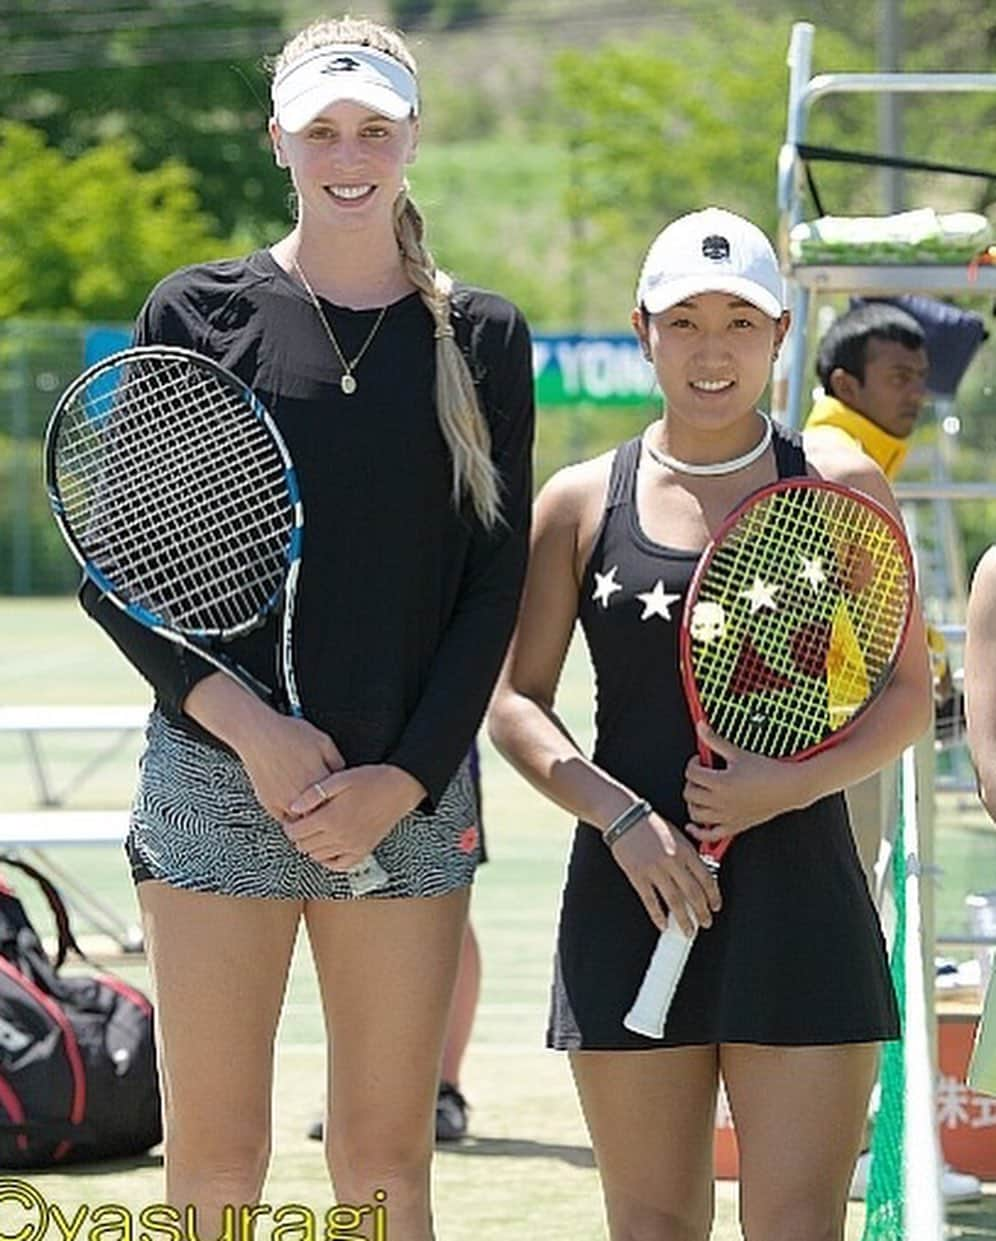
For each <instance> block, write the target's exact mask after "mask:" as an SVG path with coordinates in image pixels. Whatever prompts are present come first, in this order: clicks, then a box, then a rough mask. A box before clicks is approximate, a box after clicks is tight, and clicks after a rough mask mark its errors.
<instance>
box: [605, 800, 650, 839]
mask: <svg viewBox="0 0 996 1241" xmlns="http://www.w3.org/2000/svg"><path fill="white" fill-rule="evenodd" d="M653 809H654V808H653V806H651V804H650V802H648V801H644V800H642V799H641V800H640V801H635V802H633V804H632V806H627V807H626V809H625V810H624V811H623V812H622V814H620V815H619V816H618V817H617V818H615V819H613V820H612V822H611V823H610V824H609V826H608V827H607V828H606V829H605V831H604V832H603V833H602V839H603V840H604V841H605V844H606V847H607V848H609V849H611V848H612V846H613V845H614V844H615V843H616V841H617V840H618V839H619V837H620V836H625V835H626V833H627V832H628V831H629V829H630V828H631V827H636V825H637V823H639V822H640V820H641V819H645V818H646V817H647V815H648V814H652V813H653Z"/></svg>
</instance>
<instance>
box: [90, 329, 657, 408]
mask: <svg viewBox="0 0 996 1241" xmlns="http://www.w3.org/2000/svg"><path fill="white" fill-rule="evenodd" d="M130 343H131V333H130V332H129V331H128V330H127V329H125V328H118V327H98V328H91V329H90V330H89V331H88V332H87V334H86V338H85V350H84V352H85V357H84V364H85V365H86V366H91V365H92V364H93V363H94V362H99V361H100V360H101V358H104V357H106V356H107V355H108V354H109V353H116V352H117V351H118V350H119V349H127V347H128V345H129V344H130ZM533 375H534V376H535V380H536V403H537V405H580V404H582V403H585V402H588V403H591V404H594V405H644V404H646V403H647V401H648V400H650V398H651V394H652V393H653V392H654V391H655V380H654V372H653V369H652V368H651V366H650V363H649V362H647V361H646V360H645V359H644V357H643V355H642V354H641V353H640V347H639V345H638V344H637V343H636V339H635V337H633V336H626V335H622V334H620V335H618V336H580V335H579V336H543V335H534V336H533Z"/></svg>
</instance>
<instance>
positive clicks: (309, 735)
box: [83, 19, 533, 1241]
mask: <svg viewBox="0 0 996 1241" xmlns="http://www.w3.org/2000/svg"><path fill="white" fill-rule="evenodd" d="M418 108H419V99H418V88H417V83H416V77H415V66H414V62H413V60H412V58H411V55H410V53H409V52H408V50H407V48H406V47H405V45H404V43H403V42H402V40H401V38H400V36H398V35H397V34H396V33H395V32H392V31H389V30H386V29H385V28H383V27H381V26H379V25H376V24H373V23H370V22H366V21H359V20H350V19H343V20H341V21H323V22H318V23H316V24H314V25H312V26H310V27H308V28H307V29H305V30H304V31H303V32H302V33H300V34H299V35H297V36H296V37H295V38H293V39H292V40H291V41H290V42H289V43H288V44H287V46H286V47H285V48H284V49H283V51H282V53H281V54H280V56H279V58H278V60H277V62H276V66H275V74H274V82H273V118H272V120H271V122H270V136H271V139H272V143H273V149H274V152H275V156H276V161H277V163H278V164H279V165H280V166H281V167H283V168H287V169H288V170H289V172H290V176H291V179H292V181H293V184H294V189H295V191H296V197H297V219H296V223H295V225H294V227H293V229H292V230H291V231H290V232H289V233H288V235H287V236H285V237H284V238H282V239H281V240H280V241H278V242H277V243H276V244H275V245H274V246H273V247H272V248H270V249H268V250H260V251H258V252H256V253H254V254H251V255H249V256H248V257H247V258H245V259H237V260H226V261H221V262H214V263H207V264H204V265H201V266H197V267H192V268H187V269H184V270H182V271H180V272H177V273H175V274H174V275H172V276H170V277H168V278H167V279H166V280H164V281H163V282H162V283H161V284H160V285H159V286H158V287H157V288H156V289H155V290H154V291H153V293H152V295H151V296H150V298H149V300H148V302H147V304H146V306H145V307H144V309H143V311H142V314H141V316H140V319H139V323H138V329H137V341H138V343H150V342H165V343H169V344H174V345H182V346H186V347H188V348H190V349H193V350H196V351H198V352H201V353H204V354H208V355H210V356H211V357H213V358H216V359H217V360H218V361H220V362H221V363H223V364H224V365H225V366H228V367H229V368H231V369H233V370H234V371H236V372H237V373H238V374H239V375H240V376H241V377H242V379H243V380H245V381H246V383H248V384H249V385H250V386H251V387H252V388H253V389H255V390H256V392H257V393H258V394H259V396H260V398H261V399H262V401H263V403H264V404H265V405H266V406H267V407H268V408H269V409H270V411H271V413H272V414H273V416H274V418H275V420H276V422H277V424H278V426H279V428H280V430H281V432H282V433H283V435H284V437H285V438H286V440H287V443H288V446H289V448H290V452H291V455H292V457H293V459H294V462H295V465H296V468H297V471H298V475H299V479H300V484H301V491H302V499H303V503H304V510H305V533H304V552H303V564H302V573H301V580H300V585H299V592H298V606H297V616H296V628H295V652H296V661H295V663H296V669H297V680H298V684H299V688H300V691H301V697H302V701H303V707H304V715H305V719H303V720H299V719H293V718H289V717H288V716H286V715H284V714H281V713H279V712H278V711H276V710H273V709H271V707H270V706H268V705H266V704H265V703H264V702H263V701H262V700H260V699H257V698H256V697H254V696H253V695H252V694H250V693H248V692H247V691H244V690H243V689H242V688H241V687H240V686H239V685H238V684H236V683H235V682H233V681H232V680H231V679H229V678H227V677H226V676H224V675H223V674H219V673H217V672H216V671H215V670H214V669H213V667H212V666H211V665H210V664H208V663H206V662H203V661H201V660H200V659H199V658H197V657H196V656H192V655H190V654H187V653H184V652H182V651H180V650H178V649H177V648H176V647H174V646H172V645H171V644H169V643H167V642H164V641H161V640H159V639H158V638H157V637H155V636H154V635H152V634H149V633H148V632H145V631H142V630H141V629H140V628H139V627H138V626H136V625H134V624H133V623H132V622H131V621H130V620H129V619H128V618H127V617H126V616H124V615H123V614H122V613H120V612H118V610H117V609H115V608H114V607H113V606H110V605H109V604H108V601H107V600H104V599H101V597H100V596H99V594H98V593H97V591H96V590H95V589H93V588H91V587H85V588H84V590H83V603H84V606H85V607H86V608H87V610H88V611H89V612H90V613H91V614H92V615H93V616H94V618H95V619H96V620H97V621H98V622H99V623H100V624H101V625H103V626H104V627H105V628H106V629H107V630H108V631H109V632H110V634H111V636H112V637H113V638H114V640H115V641H116V642H117V643H118V644H119V645H120V646H121V648H122V649H123V650H124V651H125V653H126V654H127V655H128V656H129V657H130V658H131V659H132V660H133V661H134V663H135V664H136V665H137V666H138V668H139V669H140V670H141V671H142V672H143V673H144V674H145V675H146V676H147V678H148V679H149V681H150V682H151V683H152V685H153V687H154V689H155V697H156V709H155V711H154V712H153V715H152V718H151V721H150V726H149V740H148V746H147V749H146V752H145V754H144V756H143V760H142V768H141V778H140V784H139V790H138V794H137V797H136V801H135V805H134V809H133V813H132V822H131V830H130V833H129V838H128V850H129V856H130V858H131V862H132V866H133V869H134V873H135V878H136V880H137V881H138V884H139V887H138V892H139V899H140V902H141V905H142V910H143V915H144V920H145V929H146V936H147V946H148V952H149V958H150V962H151V967H152V973H153V978H154V983H155V988H156V997H157V1016H158V1021H159V1026H160V1030H161V1035H162V1072H163V1077H164V1082H165V1098H166V1109H167V1117H166V1176H167V1198H168V1201H169V1203H171V1204H176V1205H183V1206H185V1205H187V1204H192V1205H194V1206H195V1207H196V1208H197V1209H198V1213H199V1214H198V1231H199V1233H200V1235H205V1236H206V1235H212V1236H213V1235H215V1234H216V1232H217V1230H218V1228H219V1221H220V1213H221V1211H222V1208H223V1206H224V1204H227V1203H233V1204H236V1205H238V1204H241V1203H253V1202H255V1201H257V1200H258V1196H259V1194H260V1190H261V1186H262V1184H263V1178H264V1176H265V1173H266V1168H267V1163H268V1157H269V1144H270V1097H271V1092H272V1053H273V1040H274V1033H275V1029H276V1024H277V1020H278V1017H279V1013H280V1008H281V1004H282V999H283V993H284V988H285V985H286V980H287V972H288V966H289V962H290V959H291V953H292V950H293V946H294V941H295V937H296V935H297V931H298V925H299V922H300V921H301V919H302V917H303V919H304V922H305V925H306V928H307V931H308V935H309V938H310V941H311V946H312V950H313V954H314V958H315V961H316V966H317V971H318V975H319V981H320V986H321V991H322V998H323V1003H324V1008H325V1019H326V1025H327V1028H328V1033H329V1039H330V1043H334V1046H335V1057H334V1063H332V1064H331V1069H330V1080H329V1083H328V1099H329V1104H330V1120H329V1122H328V1123H327V1124H326V1135H327V1148H328V1155H329V1164H330V1170H331V1174H332V1177H333V1181H334V1185H335V1189H336V1194H337V1197H338V1199H339V1201H341V1202H348V1203H353V1204H367V1205H369V1206H370V1207H371V1209H372V1208H373V1206H374V1205H375V1204H376V1203H379V1202H380V1201H381V1200H380V1199H379V1198H376V1197H375V1195H377V1194H378V1193H384V1194H386V1195H387V1198H386V1206H387V1212H388V1216H389V1221H390V1233H391V1237H392V1241H427V1239H428V1238H430V1237H431V1235H432V1223H431V1212H430V1206H429V1163H430V1158H431V1152H432V1146H433V1117H434V1112H435V1103H436V1086H437V1081H438V1075H439V1065H440V1053H441V1048H442V1040H443V1034H444V1030H445V1028H446V1019H447V1011H448V1008H449V1004H450V994H451V990H452V984H453V979H454V975H455V971H456V964H457V959H458V954H459V951H460V945H461V941H462V936H463V933H464V923H465V918H466V909H467V900H468V893H469V885H470V883H471V881H472V878H473V874H474V868H475V866H476V864H477V861H478V858H479V851H480V841H479V832H478V828H477V811H476V808H475V801H474V790H473V785H472V781H471V777H470V773H469V771H468V767H467V762H466V755H467V753H468V751H469V749H470V746H471V742H472V740H473V738H474V735H475V732H476V730H477V728H478V725H479V723H480V720H481V717H482V716H483V714H484V710H485V707H486V704H487V701H488V698H489V696H490V693H491V690H492V687H493V684H494V680H495V677H496V676H497V673H498V669H499V667H500V664H501V660H502V657H503V655H504V652H505V648H506V645H507V642H508V638H509V635H510V633H511V630H512V626H513V624H514V618H515V612H516V608H517V604H518V599H519V593H520V589H521V584H522V578H523V575H524V572H525V561H526V554H527V543H528V525H529V512H530V504H531V480H530V456H531V440H532V424H533V397H532V367H531V351H530V344H529V336H528V331H527V328H526V326H525V324H524V322H523V320H522V318H521V316H520V315H519V314H518V313H517V311H516V310H515V308H514V307H513V306H511V305H510V304H509V303H508V302H506V301H504V300H503V299H501V298H500V297H497V296H495V295H493V294H489V293H485V292H482V291H480V290H474V289H471V288H467V287H462V286H455V287H454V285H453V283H452V281H451V280H450V278H449V277H448V276H446V275H445V274H444V273H443V272H441V271H439V270H437V268H436V266H435V263H434V262H433V259H432V256H431V254H430V253H429V252H428V250H427V249H426V248H425V245H424V243H423V224H422V218H421V216H420V214H419V213H418V211H417V210H416V208H415V206H414V204H413V202H412V201H411V199H410V197H409V195H408V192H407V185H406V182H405V170H406V168H407V166H408V164H409V163H410V162H411V161H412V160H413V159H414V157H415V152H416V145H417V141H418V133H419V118H418ZM277 628H278V626H277V622H274V624H273V625H270V626H267V627H265V628H263V629H261V630H259V631H257V632H255V633H253V634H252V635H250V636H248V637H246V638H244V639H238V640H237V641H235V642H233V644H232V647H233V649H232V654H233V656H234V657H235V658H236V659H237V660H238V661H239V662H241V663H242V664H243V665H244V666H245V667H246V668H247V669H248V670H249V671H250V672H251V673H253V674H254V675H255V676H256V677H258V679H259V680H260V681H262V682H263V683H264V684H269V685H272V684H274V682H275V679H276V672H275V669H276V667H277V665H278V662H279V661H278V659H277V646H278V643H277ZM371 851H375V852H376V856H377V860H378V861H379V862H380V864H381V866H382V867H383V869H384V870H385V871H386V872H387V876H388V882H387V885H386V886H385V887H383V888H381V889H380V890H379V891H377V892H375V893H373V894H372V896H370V897H367V898H364V899H358V898H357V894H356V893H355V892H354V891H353V888H352V886H351V884H350V881H349V878H348V876H347V875H346V874H345V873H344V872H345V871H346V870H347V868H349V867H350V866H353V865H354V864H355V863H357V862H358V861H360V860H361V859H362V858H363V857H364V856H365V855H367V854H368V853H370V852H371ZM330 1063H331V1062H330ZM368 1222H369V1221H368Z"/></svg>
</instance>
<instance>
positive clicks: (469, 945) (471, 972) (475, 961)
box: [442, 922, 481, 1087]
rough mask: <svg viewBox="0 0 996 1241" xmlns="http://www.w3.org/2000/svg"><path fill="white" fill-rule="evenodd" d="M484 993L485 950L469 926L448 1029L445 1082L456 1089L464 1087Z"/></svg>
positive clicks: (443, 1070)
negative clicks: (462, 1081)
mask: <svg viewBox="0 0 996 1241" xmlns="http://www.w3.org/2000/svg"><path fill="white" fill-rule="evenodd" d="M480 991H481V950H480V948H479V946H478V943H477V936H476V935H475V934H474V928H473V927H472V926H471V924H470V923H469V922H468V923H467V927H466V930H465V931H464V934H463V944H462V946H461V948H460V966H459V969H458V970H457V980H456V989H455V990H454V992H453V1006H452V1008H451V1009H450V1019H449V1024H448V1025H447V1027H446V1043H445V1046H444V1047H443V1068H442V1078H443V1081H444V1082H449V1083H450V1084H451V1085H453V1086H457V1087H459V1085H460V1071H461V1068H462V1067H463V1058H464V1055H465V1054H466V1052H467V1046H468V1044H469V1043H470V1036H471V1033H472V1031H473V1029H474V1015H475V1013H476V1012H477V1000H478V996H479V995H480Z"/></svg>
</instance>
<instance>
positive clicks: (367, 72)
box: [271, 43, 418, 134]
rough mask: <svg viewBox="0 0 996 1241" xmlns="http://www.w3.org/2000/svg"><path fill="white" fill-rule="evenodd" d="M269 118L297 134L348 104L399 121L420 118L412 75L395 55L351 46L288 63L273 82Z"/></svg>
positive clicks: (337, 45) (334, 47)
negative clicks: (333, 107)
mask: <svg viewBox="0 0 996 1241" xmlns="http://www.w3.org/2000/svg"><path fill="white" fill-rule="evenodd" d="M271 94H272V97H273V115H274V117H275V118H276V121H277V124H278V125H279V126H280V128H281V129H284V130H286V131H287V132H288V133H290V134H296V133H298V131H299V130H302V129H304V127H305V125H307V124H308V123H309V122H310V121H313V120H314V119H315V117H316V116H318V114H319V113H320V112H321V111H322V109H323V108H327V107H328V106H329V104H332V103H338V102H339V100H340V99H348V100H349V101H350V102H351V103H362V104H366V106H367V107H368V108H372V109H373V111H374V112H379V113H380V114H381V116H387V117H390V119H391V120H392V121H400V120H402V119H403V118H404V117H406V116H417V115H418V83H417V82H416V81H415V75H414V74H413V73H411V72H410V71H409V70H408V69H406V68H405V66H404V65H403V64H402V63H401V62H400V61H398V60H395V59H394V57H393V56H388V54H387V53H386V52H381V51H378V49H377V48H373V47H366V46H364V45H360V44H355V43H335V44H328V45H327V46H325V47H321V48H316V49H315V51H313V52H309V53H308V54H307V55H306V56H301V57H300V58H299V59H297V60H295V61H292V62H291V63H290V64H289V65H287V66H286V68H284V69H282V70H281V71H280V73H279V74H278V75H277V77H276V78H275V79H274V81H273V89H272V91H271Z"/></svg>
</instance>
